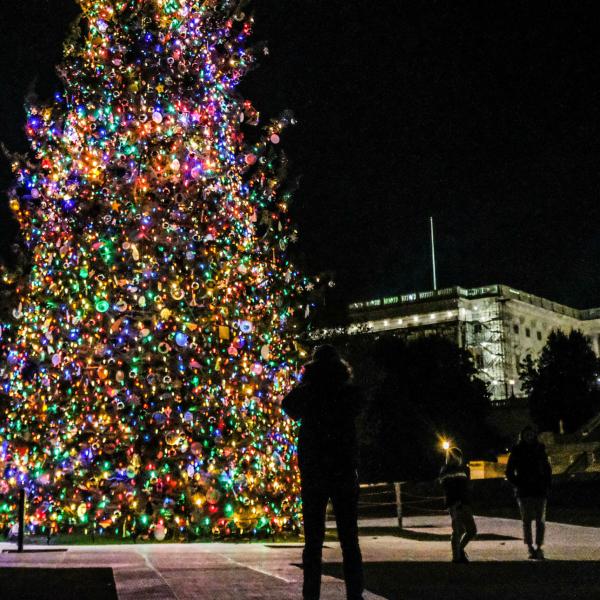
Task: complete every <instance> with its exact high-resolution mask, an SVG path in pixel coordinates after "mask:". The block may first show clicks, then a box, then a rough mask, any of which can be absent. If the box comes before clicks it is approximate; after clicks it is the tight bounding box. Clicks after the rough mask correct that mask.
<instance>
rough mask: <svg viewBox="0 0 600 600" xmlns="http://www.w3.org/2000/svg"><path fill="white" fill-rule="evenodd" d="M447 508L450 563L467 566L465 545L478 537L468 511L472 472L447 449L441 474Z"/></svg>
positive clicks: (457, 451) (460, 457) (455, 450)
mask: <svg viewBox="0 0 600 600" xmlns="http://www.w3.org/2000/svg"><path fill="white" fill-rule="evenodd" d="M440 483H441V484H442V487H443V488H444V495H445V498H446V508H447V509H448V512H449V513H450V518H451V519H452V538H451V540H452V562H453V563H468V562H469V558H468V556H467V553H466V552H465V548H466V546H467V544H468V543H469V542H470V541H471V540H472V539H473V538H474V537H475V536H476V535H477V526H476V525H475V519H474V518H473V509H472V508H471V489H470V488H471V471H470V469H469V467H467V466H466V465H465V464H464V463H463V455H462V452H461V451H460V449H459V448H450V449H449V450H448V451H447V453H446V464H445V465H444V466H443V467H442V469H441V471H440Z"/></svg>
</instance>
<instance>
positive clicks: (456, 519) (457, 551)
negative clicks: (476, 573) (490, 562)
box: [448, 505, 465, 561]
mask: <svg viewBox="0 0 600 600" xmlns="http://www.w3.org/2000/svg"><path fill="white" fill-rule="evenodd" d="M448 511H449V512H450V519H451V520H452V536H451V538H450V543H451V544H452V560H453V561H459V560H460V559H461V558H462V552H461V547H460V540H461V538H462V536H463V535H464V533H465V530H464V527H463V522H462V520H461V513H460V506H458V505H455V506H451V507H450V508H449V509H448Z"/></svg>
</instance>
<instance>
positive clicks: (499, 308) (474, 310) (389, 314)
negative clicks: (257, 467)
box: [320, 285, 600, 404]
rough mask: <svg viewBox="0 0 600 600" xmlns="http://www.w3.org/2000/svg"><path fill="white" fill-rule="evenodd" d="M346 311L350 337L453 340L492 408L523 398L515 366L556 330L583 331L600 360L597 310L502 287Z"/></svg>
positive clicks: (393, 299) (390, 300)
mask: <svg viewBox="0 0 600 600" xmlns="http://www.w3.org/2000/svg"><path fill="white" fill-rule="evenodd" d="M349 310H350V318H351V325H350V326H349V327H348V328H347V331H348V333H355V332H359V331H361V332H363V331H367V332H372V333H374V334H375V333H380V332H394V333H395V334H399V335H402V336H403V337H405V338H407V339H411V338H414V337H419V336H424V335H431V334H437V335H443V336H446V337H449V338H451V339H453V340H455V341H456V343H457V344H458V345H459V346H460V347H462V348H466V349H468V350H469V351H470V352H471V353H472V354H473V357H474V361H475V364H476V366H477V368H478V370H479V372H480V376H481V377H482V378H483V379H484V380H485V381H486V382H487V383H488V385H489V389H490V392H491V395H492V400H493V402H494V403H496V404H502V403H505V402H506V401H507V400H508V399H510V398H511V397H516V398H519V397H521V396H523V393H522V390H521V382H520V381H519V373H518V365H519V363H520V361H521V360H522V359H523V358H525V356H527V355H528V354H531V355H532V356H533V357H534V358H535V357H536V356H537V355H538V354H539V352H540V351H541V349H542V348H543V346H544V345H545V343H546V339H547V337H548V334H549V333H550V332H551V331H552V330H554V329H560V330H562V331H564V332H566V333H568V332H570V331H571V330H573V329H577V330H581V331H582V332H583V333H584V334H585V335H586V336H588V338H589V340H590V341H591V344H592V347H593V349H594V351H595V352H596V354H599V355H600V348H599V340H598V338H599V336H600V308H596V309H589V310H578V309H575V308H570V307H568V306H564V305H563V304H559V303H557V302H552V301H551V300H547V299H545V298H540V297H539V296H534V295H533V294H528V293H526V292H522V291H520V290H516V289H513V288H511V287H509V286H506V285H489V286H485V287H479V288H469V289H467V288H461V287H452V288H445V289H441V290H437V291H428V292H418V293H414V294H405V295H401V296H390V297H386V298H380V299H375V300H369V301H366V302H356V303H354V304H351V305H350V307H349ZM320 334H321V335H323V336H325V337H326V336H327V335H328V332H327V331H321V332H320Z"/></svg>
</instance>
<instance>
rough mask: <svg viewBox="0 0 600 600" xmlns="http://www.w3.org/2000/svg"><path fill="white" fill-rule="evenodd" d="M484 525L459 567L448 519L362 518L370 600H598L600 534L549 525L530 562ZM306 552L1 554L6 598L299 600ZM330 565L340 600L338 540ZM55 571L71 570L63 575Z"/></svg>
mask: <svg viewBox="0 0 600 600" xmlns="http://www.w3.org/2000/svg"><path fill="white" fill-rule="evenodd" d="M477 523H478V527H479V531H480V533H481V537H480V539H479V540H478V541H476V542H474V543H473V544H472V549H471V550H470V556H471V559H472V560H473V563H472V564H470V565H451V564H449V563H448V560H449V557H450V556H449V555H450V552H449V542H448V539H449V531H450V530H449V527H448V519H447V518H446V517H430V518H425V517H420V518H412V519H406V523H405V524H406V526H407V531H406V534H405V536H404V537H398V536H395V535H393V534H394V528H393V525H394V521H393V520H385V519H384V520H381V519H378V520H376V521H375V520H374V521H363V522H361V531H362V532H363V533H365V534H366V535H363V536H362V537H361V546H362V550H363V555H364V559H365V570H366V581H367V588H368V589H369V590H370V591H369V593H368V594H365V600H367V599H368V600H375V599H377V598H389V599H391V600H396V599H397V600H417V599H419V600H420V599H422V598H427V600H437V599H439V600H442V599H443V600H454V599H456V600H459V599H460V600H468V599H471V598H473V599H479V598H481V599H482V600H483V599H485V600H496V599H498V600H500V599H502V600H513V599H514V600H517V599H518V600H529V599H532V600H533V599H534V598H535V600H540V599H542V600H550V599H557V598H558V599H560V600H567V599H568V600H574V599H578V598H582V599H584V598H585V599H586V600H590V599H591V600H594V599H598V598H600V529H596V528H590V527H577V526H573V525H559V524H553V523H551V524H549V526H548V542H547V546H546V554H547V557H548V559H549V560H548V561H547V562H545V563H531V562H529V561H525V560H524V555H525V552H524V546H523V543H522V541H521V540H520V539H519V538H520V528H519V523H518V522H517V521H514V520H510V519H490V518H478V519H477ZM0 547H1V548H4V549H7V548H11V547H14V545H9V544H0ZM300 556H301V545H299V544H298V545H295V544H288V545H269V544H229V543H227V544H191V545H182V544H156V545H139V546H130V545H127V546H95V547H94V546H76V547H70V548H68V550H67V551H66V552H47V553H42V552H35V553H26V554H21V555H17V554H9V553H3V554H0V598H1V599H2V600H13V599H15V600H17V599H18V600H29V599H31V600H42V599H45V598H51V599H52V600H70V599H71V598H73V599H77V600H96V598H98V599H99V600H113V599H115V598H118V600H134V599H135V600H191V599H194V600H198V599H204V598H205V599H210V600H226V599H227V600H228V599H232V600H242V599H246V598H249V599H250V598H253V599H261V600H288V599H290V600H291V599H295V600H296V599H299V598H300V597H301V594H300V587H301V580H302V571H301V570H300V569H299V568H298V566H297V565H298V564H299V563H300ZM324 559H325V563H326V564H325V569H324V570H325V573H326V575H325V576H324V578H323V594H322V598H323V599H324V600H334V599H340V600H341V599H343V598H344V597H345V595H344V587H343V582H342V581H341V579H339V577H341V564H340V563H341V553H340V550H339V545H338V544H337V543H329V542H328V543H327V547H326V549H325V551H324ZM24 567H27V568H28V569H32V570H25V569H23V568H24ZM57 568H60V569H68V570H67V571H65V572H63V573H60V574H59V573H58V572H57V571H55V570H54V569H57ZM39 569H45V570H39ZM48 569H53V570H52V571H48ZM81 569H85V570H84V571H82V570H81ZM110 569H112V576H113V577H114V584H115V586H116V595H115V591H114V590H113V589H112V587H111V586H112V585H113V579H112V578H111V571H110ZM52 575H54V577H53V576H52ZM40 581H42V582H43V588H41V589H44V590H45V593H43V594H42V593H40V592H39V591H37V592H35V593H33V592H32V593H31V594H27V593H26V591H24V589H25V590H26V589H27V588H29V589H37V590H39V589H40V587H39V583H40ZM82 590H83V592H82Z"/></svg>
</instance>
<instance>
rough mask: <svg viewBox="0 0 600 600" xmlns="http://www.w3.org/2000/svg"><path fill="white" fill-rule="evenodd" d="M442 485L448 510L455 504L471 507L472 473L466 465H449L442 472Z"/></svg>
mask: <svg viewBox="0 0 600 600" xmlns="http://www.w3.org/2000/svg"><path fill="white" fill-rule="evenodd" d="M440 483H441V484H442V487H443V488H444V495H445V496H446V508H450V507H451V506H454V505H455V504H459V503H460V504H466V505H467V506H470V505H471V471H470V469H469V467H467V466H466V465H457V464H455V463H449V464H447V465H444V466H443V467H442V470H441V471H440Z"/></svg>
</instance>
